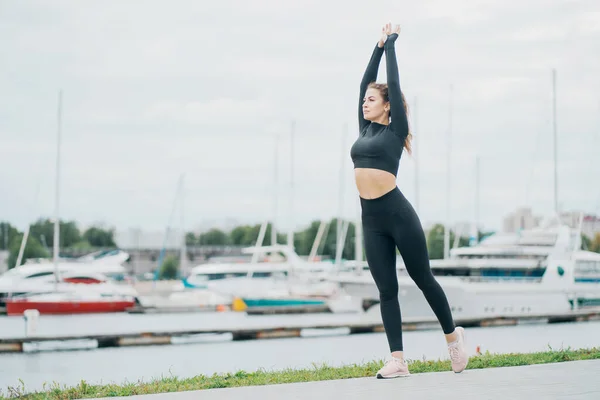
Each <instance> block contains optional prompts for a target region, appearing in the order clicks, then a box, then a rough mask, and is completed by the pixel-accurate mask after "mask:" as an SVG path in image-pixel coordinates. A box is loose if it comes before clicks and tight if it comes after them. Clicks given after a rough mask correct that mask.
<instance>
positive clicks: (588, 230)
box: [560, 211, 600, 239]
mask: <svg viewBox="0 0 600 400" xmlns="http://www.w3.org/2000/svg"><path fill="white" fill-rule="evenodd" d="M581 215H582V212H581V211H570V212H563V213H561V215H560V219H561V221H562V223H564V224H567V225H569V226H572V227H574V228H576V227H578V226H579V222H580V218H581ZM581 233H582V234H584V235H585V236H587V237H589V238H590V239H591V238H593V237H594V235H596V233H600V217H599V216H597V215H592V214H586V213H583V222H582V223H581Z"/></svg>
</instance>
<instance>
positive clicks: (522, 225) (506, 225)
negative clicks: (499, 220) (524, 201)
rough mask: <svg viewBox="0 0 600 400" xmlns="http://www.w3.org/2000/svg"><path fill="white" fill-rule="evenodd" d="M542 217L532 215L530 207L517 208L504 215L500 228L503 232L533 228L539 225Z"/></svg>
mask: <svg viewBox="0 0 600 400" xmlns="http://www.w3.org/2000/svg"><path fill="white" fill-rule="evenodd" d="M541 220H542V218H541V217H540V216H536V215H533V212H532V211H531V208H526V207H522V208H518V209H516V210H515V211H513V212H512V213H510V214H508V215H507V216H506V217H504V221H503V224H502V229H503V231H504V232H516V231H518V230H520V229H533V228H535V227H537V226H539V224H540V221H541Z"/></svg>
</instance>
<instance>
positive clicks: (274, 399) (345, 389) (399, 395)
mask: <svg viewBox="0 0 600 400" xmlns="http://www.w3.org/2000/svg"><path fill="white" fill-rule="evenodd" d="M128 398H129V399H140V400H142V399H143V400H155V399H156V400H192V399H202V400H204V399H206V400H223V399H248V400H250V399H257V400H281V399H285V400H296V399H308V400H325V399H327V400H338V399H343V400H355V399H361V400H363V399H408V398H410V399H415V400H416V399H419V400H429V399H435V400H440V399H457V400H496V399H498V400H500V399H501V400H508V399H510V400H520V399H526V400H533V399H543V400H551V399H552V400H554V399H565V400H566V399H569V400H583V399H586V400H587V399H590V400H598V399H600V360H589V361H588V360H586V361H573V362H563V363H556V364H542V365H531V366H524V367H504V368H490V369H481V370H466V371H464V372H463V373H461V374H454V373H453V372H435V373H426V374H415V375H412V376H410V377H407V378H396V379H390V380H381V379H375V378H358V379H344V380H334V381H320V382H304V383H291V384H283V385H269V386H249V387H240V388H226V389H209V390H200V391H190V392H176V393H165V394H155V395H145V396H131V397H128ZM119 399H123V397H120V398H119Z"/></svg>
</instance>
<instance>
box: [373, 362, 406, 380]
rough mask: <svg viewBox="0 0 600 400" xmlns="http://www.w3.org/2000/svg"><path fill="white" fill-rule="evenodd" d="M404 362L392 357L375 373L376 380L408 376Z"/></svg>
mask: <svg viewBox="0 0 600 400" xmlns="http://www.w3.org/2000/svg"><path fill="white" fill-rule="evenodd" d="M409 375H410V372H408V365H407V364H406V361H404V360H401V359H399V358H395V357H392V359H391V360H389V361H388V362H387V363H385V365H384V366H383V367H382V368H381V369H380V370H379V371H377V379H388V378H399V377H401V376H409Z"/></svg>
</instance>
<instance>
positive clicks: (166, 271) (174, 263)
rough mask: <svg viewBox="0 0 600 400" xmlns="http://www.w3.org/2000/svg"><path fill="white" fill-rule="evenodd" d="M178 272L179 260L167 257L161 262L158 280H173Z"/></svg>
mask: <svg viewBox="0 0 600 400" xmlns="http://www.w3.org/2000/svg"><path fill="white" fill-rule="evenodd" d="M178 272H179V259H178V258H177V257H175V256H172V255H170V256H167V257H165V259H164V260H163V263H162V265H161V266H160V271H159V273H158V278H159V279H175V278H177V275H178Z"/></svg>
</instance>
